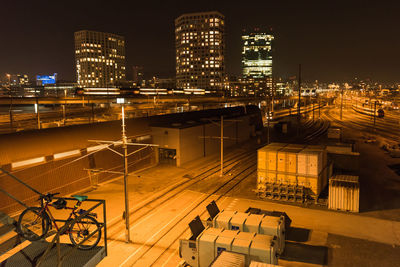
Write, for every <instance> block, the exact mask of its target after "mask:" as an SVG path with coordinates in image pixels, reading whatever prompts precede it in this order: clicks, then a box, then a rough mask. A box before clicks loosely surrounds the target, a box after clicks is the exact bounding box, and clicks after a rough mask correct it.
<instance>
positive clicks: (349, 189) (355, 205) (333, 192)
mask: <svg viewBox="0 0 400 267" xmlns="http://www.w3.org/2000/svg"><path fill="white" fill-rule="evenodd" d="M359 203H360V184H359V181H358V176H350V175H335V176H333V177H332V178H331V179H329V199H328V208H329V209H334V210H343V211H351V212H359Z"/></svg>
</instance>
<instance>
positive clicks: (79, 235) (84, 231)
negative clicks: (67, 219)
mask: <svg viewBox="0 0 400 267" xmlns="http://www.w3.org/2000/svg"><path fill="white" fill-rule="evenodd" d="M96 230H97V231H96ZM95 231H96V232H95ZM94 232H95V233H94ZM90 235H91V236H90ZM89 236H90V237H89ZM86 238H87V240H86V241H84V242H83V243H82V244H81V245H79V246H78V244H79V243H80V242H82V241H83V240H84V239H86ZM69 239H71V242H72V244H73V245H74V246H78V248H79V249H82V250H89V249H92V248H94V247H95V246H97V244H98V243H99V242H100V239H101V227H100V224H99V223H98V222H97V221H96V219H95V218H93V217H90V216H84V217H82V218H81V219H79V220H77V221H76V222H74V223H72V225H71V228H70V229H69Z"/></svg>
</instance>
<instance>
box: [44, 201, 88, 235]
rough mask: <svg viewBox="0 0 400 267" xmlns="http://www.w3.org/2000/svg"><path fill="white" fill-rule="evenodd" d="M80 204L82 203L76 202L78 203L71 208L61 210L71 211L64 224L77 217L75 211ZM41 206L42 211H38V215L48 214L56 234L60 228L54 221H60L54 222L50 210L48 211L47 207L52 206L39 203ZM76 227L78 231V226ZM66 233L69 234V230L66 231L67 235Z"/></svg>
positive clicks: (46, 203)
mask: <svg viewBox="0 0 400 267" xmlns="http://www.w3.org/2000/svg"><path fill="white" fill-rule="evenodd" d="M81 203H82V202H79V201H78V202H77V203H76V204H75V206H74V207H73V208H71V207H64V208H63V209H67V210H71V213H70V214H69V216H68V218H67V219H66V220H65V223H66V222H67V221H68V220H70V219H72V217H73V216H74V217H75V218H76V217H78V216H79V214H76V212H75V211H76V210H77V209H78V207H79V206H80V205H81ZM41 206H42V209H41V211H40V214H41V213H42V212H43V211H46V212H47V214H48V215H49V217H50V221H51V224H54V227H55V228H56V230H57V232H58V231H59V230H60V229H61V227H60V228H59V227H58V225H57V223H56V221H60V220H56V219H55V218H54V216H53V214H52V213H51V211H50V209H49V207H53V205H52V204H51V203H50V202H47V201H45V203H43V202H42V203H41ZM63 221H64V220H63ZM65 223H64V225H65ZM77 226H78V228H79V230H80V225H79V224H77ZM68 233H70V229H66V231H65V234H68Z"/></svg>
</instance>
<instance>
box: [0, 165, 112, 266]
mask: <svg viewBox="0 0 400 267" xmlns="http://www.w3.org/2000/svg"><path fill="white" fill-rule="evenodd" d="M0 171H1V172H3V173H4V174H6V175H8V176H10V177H11V178H13V179H14V180H16V181H17V182H19V183H20V184H22V185H23V186H25V187H27V188H28V189H30V190H31V191H33V192H34V193H36V194H38V195H39V196H43V194H42V193H40V192H39V191H37V190H36V189H35V188H33V187H31V186H30V185H28V184H26V183H25V182H23V181H22V180H21V179H19V178H18V177H16V176H15V175H13V174H11V173H10V172H8V171H6V170H4V169H3V168H0ZM0 192H3V193H4V194H6V195H7V196H9V197H10V198H12V199H14V200H15V201H16V202H18V203H19V204H21V205H22V206H24V207H25V208H29V206H28V205H26V204H25V203H24V202H22V201H21V200H19V199H18V198H16V197H15V196H13V195H12V194H10V193H8V192H7V191H6V190H4V189H2V188H0ZM54 198H55V199H58V198H60V197H54ZM63 199H65V200H73V201H76V199H75V198H63ZM85 202H97V203H96V204H95V205H93V206H92V207H90V208H89V209H88V210H86V211H85V212H83V213H82V214H80V215H79V216H77V217H75V218H74V219H72V220H61V219H54V221H56V222H64V223H65V224H64V225H63V226H62V227H61V228H60V229H59V230H58V231H57V232H56V235H55V236H54V238H53V239H52V241H51V242H50V243H49V245H48V247H47V249H46V251H45V252H44V253H43V255H42V256H41V257H40V258H39V261H38V263H37V265H36V266H40V265H41V264H42V263H43V262H44V260H45V259H46V257H47V256H48V254H49V253H50V251H51V249H52V248H53V246H54V244H55V243H56V246H57V266H62V262H63V261H64V260H65V258H67V257H68V256H70V255H71V254H72V253H73V252H74V251H75V250H76V249H77V248H78V247H79V246H80V245H82V244H84V242H86V241H87V240H88V239H89V238H91V237H92V236H93V235H94V234H96V233H97V232H98V231H101V229H104V237H103V238H104V251H105V256H107V223H106V201H105V200H103V199H86V200H85ZM101 205H102V206H103V207H102V208H103V221H102V222H98V223H99V226H100V227H99V228H97V229H96V230H95V231H94V232H92V233H90V234H89V235H88V236H86V237H85V238H84V239H83V240H82V241H80V242H79V243H78V244H76V245H75V246H74V247H72V248H71V249H70V250H69V251H67V252H66V253H64V255H62V256H61V251H60V236H61V235H62V234H64V233H65V232H66V231H67V230H68V229H69V228H70V227H71V225H72V224H73V223H75V222H77V221H78V220H80V219H82V218H83V217H85V216H86V215H88V214H89V213H90V212H91V211H93V210H94V209H96V208H98V207H99V206H101ZM53 234H54V232H50V233H48V235H46V236H45V237H44V238H47V237H49V236H51V235H53Z"/></svg>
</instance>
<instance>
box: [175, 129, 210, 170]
mask: <svg viewBox="0 0 400 267" xmlns="http://www.w3.org/2000/svg"><path fill="white" fill-rule="evenodd" d="M203 129H204V127H203V125H197V126H194V127H190V128H184V129H181V130H180V138H179V142H180V161H179V163H180V164H183V163H185V162H189V161H192V160H195V159H198V158H200V157H203V156H204V141H205V140H204V138H202V136H203ZM178 166H180V165H178Z"/></svg>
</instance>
